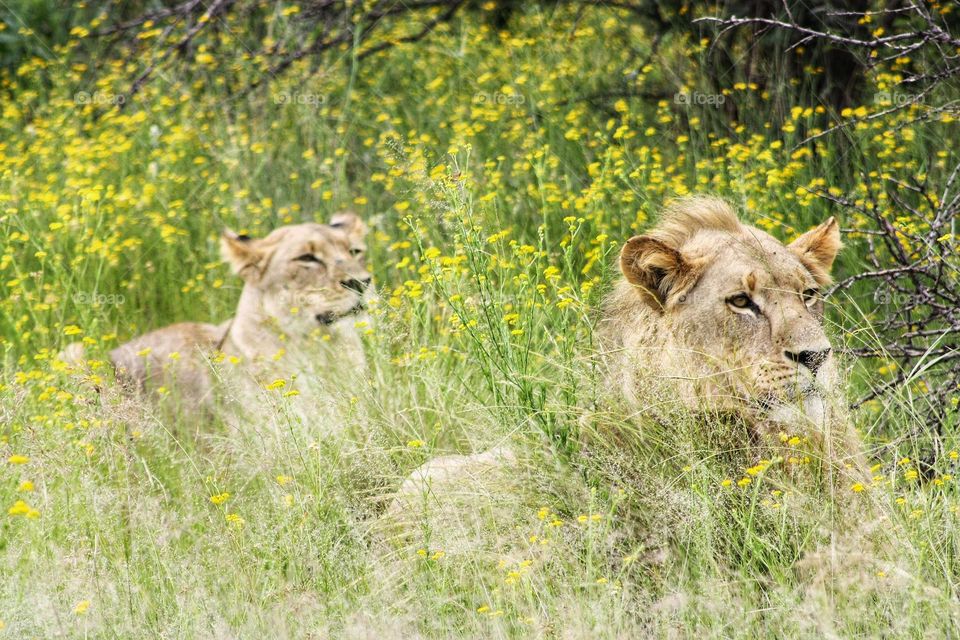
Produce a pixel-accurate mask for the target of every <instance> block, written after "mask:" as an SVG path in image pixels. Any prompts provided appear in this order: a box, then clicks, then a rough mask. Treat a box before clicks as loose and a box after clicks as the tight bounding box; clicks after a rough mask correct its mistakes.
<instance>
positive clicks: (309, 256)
mask: <svg viewBox="0 0 960 640" xmlns="http://www.w3.org/2000/svg"><path fill="white" fill-rule="evenodd" d="M294 260H296V261H297V262H316V263H317V264H323V261H322V260H320V258H318V257H317V256H315V255H313V254H312V253H305V254H303V255H302V256H297V257H296V258H294Z"/></svg>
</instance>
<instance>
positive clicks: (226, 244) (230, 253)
mask: <svg viewBox="0 0 960 640" xmlns="http://www.w3.org/2000/svg"><path fill="white" fill-rule="evenodd" d="M365 236H366V226H365V225H364V224H363V222H362V221H361V220H360V219H359V218H358V217H357V216H356V215H354V214H352V213H339V214H336V215H335V216H334V217H333V218H332V219H331V221H330V223H329V224H318V223H305V224H297V225H290V226H285V227H280V228H278V229H276V230H274V231H273V232H272V233H270V234H269V235H267V236H266V237H264V238H260V239H254V238H250V237H248V236H242V235H237V234H236V233H234V232H232V231H229V230H227V231H225V232H224V234H223V236H222V238H221V251H222V254H223V257H224V259H225V260H226V261H227V262H229V263H230V265H231V266H232V268H233V271H234V272H235V273H236V274H238V275H239V276H240V277H241V278H243V280H244V286H243V291H242V292H241V294H240V302H239V305H238V307H237V313H236V315H235V316H234V317H233V318H232V319H230V320H227V321H226V322H223V323H221V324H219V325H212V324H205V323H199V322H181V323H178V324H173V325H170V326H168V327H164V328H161V329H157V330H155V331H151V332H150V333H147V334H145V335H142V336H140V337H137V338H134V339H133V340H131V341H129V342H127V343H126V344H123V345H121V346H120V347H118V348H116V349H114V350H113V351H111V352H110V360H111V362H112V363H113V364H114V366H115V368H116V371H117V377H118V379H120V380H123V381H126V382H128V383H131V384H132V385H134V386H136V387H138V388H140V389H143V390H147V391H156V390H157V389H159V388H161V387H165V388H167V389H172V390H175V392H176V393H177V395H178V396H179V398H181V399H182V400H183V401H184V404H186V405H188V406H189V405H196V404H200V403H202V404H206V403H208V402H209V401H210V399H211V392H212V385H211V380H210V375H209V367H208V366H207V364H206V363H205V362H204V361H203V360H204V359H205V358H214V357H215V355H214V354H216V353H217V352H220V353H222V354H223V356H224V357H227V358H230V359H231V360H232V361H234V362H238V363H240V362H242V363H243V364H244V365H245V366H246V368H247V371H250V372H252V373H253V374H254V375H255V376H257V374H261V377H262V375H263V374H267V373H268V372H271V371H272V370H274V369H276V367H277V366H278V365H277V363H276V361H278V360H283V359H290V358H293V359H296V358H298V357H300V358H304V353H303V352H304V351H305V345H306V343H307V341H308V340H309V339H310V338H316V337H318V336H317V334H318V333H319V334H321V335H320V336H319V337H320V338H321V340H322V341H324V342H326V343H327V344H328V347H327V349H328V351H330V355H331V359H332V360H336V361H337V363H338V364H340V365H341V366H342V365H343V364H347V366H349V367H352V368H354V369H356V368H358V367H362V366H363V365H364V358H363V351H362V348H361V344H360V339H359V336H358V334H357V331H356V328H355V325H356V322H357V320H358V319H359V316H360V314H363V313H364V310H365V309H366V306H367V303H368V301H369V299H370V297H371V295H372V288H371V287H370V282H371V277H370V273H369V272H368V271H367V269H366V266H365V264H364V255H365V252H366V246H365V244H364V237H365ZM66 355H67V357H68V359H70V360H77V359H79V358H78V357H77V356H78V354H77V353H76V350H75V349H73V348H70V349H68V351H67V354H66ZM294 367H296V364H294ZM289 372H291V371H289V367H288V368H287V369H286V370H284V373H289Z"/></svg>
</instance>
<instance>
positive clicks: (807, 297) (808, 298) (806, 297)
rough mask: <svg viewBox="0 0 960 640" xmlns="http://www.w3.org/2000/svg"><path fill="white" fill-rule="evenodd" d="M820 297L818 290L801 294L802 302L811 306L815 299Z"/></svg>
mask: <svg viewBox="0 0 960 640" xmlns="http://www.w3.org/2000/svg"><path fill="white" fill-rule="evenodd" d="M819 295H820V290H819V289H807V290H806V291H804V292H803V301H804V302H806V303H807V304H813V303H814V302H816V301H817V297H818V296H819Z"/></svg>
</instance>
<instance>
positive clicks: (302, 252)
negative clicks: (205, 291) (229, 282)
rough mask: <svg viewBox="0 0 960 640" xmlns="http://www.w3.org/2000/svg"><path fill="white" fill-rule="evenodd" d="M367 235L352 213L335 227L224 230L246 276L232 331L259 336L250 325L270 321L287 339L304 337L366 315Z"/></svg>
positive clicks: (234, 261)
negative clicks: (257, 234) (257, 233)
mask: <svg viewBox="0 0 960 640" xmlns="http://www.w3.org/2000/svg"><path fill="white" fill-rule="evenodd" d="M366 232H367V230H366V226H365V225H364V224H363V222H362V221H361V220H360V218H358V217H357V216H356V215H354V214H352V213H339V214H336V215H335V216H334V217H333V218H332V219H331V220H330V223H329V224H318V223H312V222H310V223H305V224H297V225H290V226H286V227H280V228H278V229H276V230H274V231H273V232H271V233H270V234H269V235H267V236H266V237H264V238H250V237H248V236H241V235H237V234H236V233H234V232H232V231H229V230H228V231H225V232H224V234H223V237H222V240H221V249H222V253H223V257H224V259H225V260H227V261H228V262H229V263H230V265H231V266H232V267H233V270H234V272H235V273H237V274H239V275H240V277H242V278H243V280H244V288H243V293H242V294H241V297H240V305H239V308H238V310H237V316H236V318H235V321H234V327H232V328H231V333H232V335H233V334H237V335H242V334H243V332H246V334H247V335H246V339H247V340H248V341H250V340H256V339H257V338H256V337H254V336H253V335H251V334H253V333H254V332H255V329H256V327H254V326H252V325H257V326H259V327H262V328H267V327H266V325H272V326H271V327H269V328H270V329H272V330H275V331H276V332H279V334H281V335H282V336H284V337H285V338H286V337H297V336H303V335H308V334H310V333H311V332H314V331H315V330H316V329H317V328H318V327H319V328H323V327H327V326H329V325H332V324H335V323H337V321H338V320H340V319H342V318H349V317H350V316H353V315H355V314H357V313H359V312H362V311H363V310H364V309H365V308H366V304H367V301H368V299H369V297H370V295H371V287H370V283H371V277H370V273H369V272H368V271H367V268H366V264H365V255H366V245H365V243H364V238H365V236H366ZM251 350H252V349H251Z"/></svg>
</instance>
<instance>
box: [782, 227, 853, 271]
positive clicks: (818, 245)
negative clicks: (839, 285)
mask: <svg viewBox="0 0 960 640" xmlns="http://www.w3.org/2000/svg"><path fill="white" fill-rule="evenodd" d="M842 247H843V242H841V241H840V225H839V224H837V220H836V218H833V217H831V218H830V219H829V220H827V221H826V222H824V223H823V224H821V225H820V226H819V227H817V228H816V229H812V230H810V231H807V232H806V233H805V234H803V235H802V236H800V237H799V238H797V239H796V240H794V241H793V242H791V243H790V244H789V245H787V248H788V249H790V251H792V252H793V253H794V255H796V256H797V257H798V258H799V259H800V262H801V263H803V266H805V267H806V268H807V270H809V271H810V273H811V274H813V279H814V280H816V281H817V283H818V284H821V285H824V284H829V283H830V269H831V268H832V267H833V261H834V259H835V258H836V257H837V253H839V252H840V249H841V248H842Z"/></svg>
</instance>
